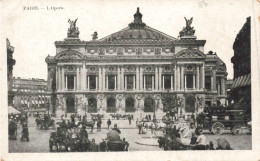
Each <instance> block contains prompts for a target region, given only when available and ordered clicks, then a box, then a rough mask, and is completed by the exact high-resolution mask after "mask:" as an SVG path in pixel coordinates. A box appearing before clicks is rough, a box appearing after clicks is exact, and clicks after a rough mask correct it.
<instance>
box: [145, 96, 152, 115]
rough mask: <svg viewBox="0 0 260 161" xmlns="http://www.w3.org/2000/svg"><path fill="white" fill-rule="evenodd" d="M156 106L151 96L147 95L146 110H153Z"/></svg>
mask: <svg viewBox="0 0 260 161" xmlns="http://www.w3.org/2000/svg"><path fill="white" fill-rule="evenodd" d="M154 108H155V103H154V100H153V99H152V98H151V97H147V98H146V99H145V100H144V112H153V111H154Z"/></svg>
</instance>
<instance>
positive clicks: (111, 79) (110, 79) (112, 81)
mask: <svg viewBox="0 0 260 161" xmlns="http://www.w3.org/2000/svg"><path fill="white" fill-rule="evenodd" d="M107 78H108V89H115V76H114V75H109V76H108V77H107Z"/></svg>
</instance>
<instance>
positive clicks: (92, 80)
mask: <svg viewBox="0 0 260 161" xmlns="http://www.w3.org/2000/svg"><path fill="white" fill-rule="evenodd" d="M96 88H97V87H96V75H89V89H96Z"/></svg>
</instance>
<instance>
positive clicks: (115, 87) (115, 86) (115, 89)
mask: <svg viewBox="0 0 260 161" xmlns="http://www.w3.org/2000/svg"><path fill="white" fill-rule="evenodd" d="M115 90H116V75H115Z"/></svg>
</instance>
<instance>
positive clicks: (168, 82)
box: [164, 74, 171, 89]
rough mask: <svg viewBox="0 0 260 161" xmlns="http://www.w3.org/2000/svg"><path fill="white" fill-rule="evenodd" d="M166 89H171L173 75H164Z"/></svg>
mask: <svg viewBox="0 0 260 161" xmlns="http://www.w3.org/2000/svg"><path fill="white" fill-rule="evenodd" d="M164 89H171V75H170V74H166V75H164Z"/></svg>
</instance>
